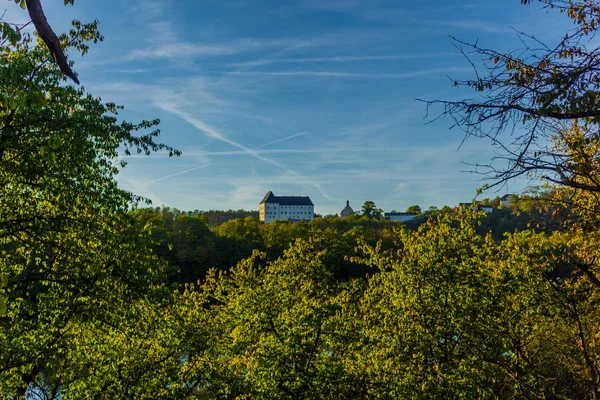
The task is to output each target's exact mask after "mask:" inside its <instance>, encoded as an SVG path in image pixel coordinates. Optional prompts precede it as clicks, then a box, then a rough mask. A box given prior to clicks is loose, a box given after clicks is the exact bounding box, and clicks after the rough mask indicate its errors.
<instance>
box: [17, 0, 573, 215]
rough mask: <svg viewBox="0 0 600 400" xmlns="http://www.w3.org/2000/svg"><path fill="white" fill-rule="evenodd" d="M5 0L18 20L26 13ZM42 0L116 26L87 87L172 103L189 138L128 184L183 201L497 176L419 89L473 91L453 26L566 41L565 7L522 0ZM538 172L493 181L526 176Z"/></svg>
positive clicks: (174, 202)
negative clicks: (558, 12) (433, 114)
mask: <svg viewBox="0 0 600 400" xmlns="http://www.w3.org/2000/svg"><path fill="white" fill-rule="evenodd" d="M10 3H12V2H9V4H8V5H7V6H6V7H7V8H8V11H7V13H6V16H5V20H7V21H11V22H19V21H21V20H24V19H26V18H25V14H24V12H23V11H22V10H20V9H18V8H16V7H15V6H14V5H11V4H10ZM62 3H63V2H62V1H58V0H46V1H45V2H43V4H44V7H45V9H46V13H47V16H48V19H49V21H50V22H51V24H52V25H53V27H54V29H55V30H56V31H64V30H66V29H68V27H69V23H70V20H71V19H80V20H82V21H84V22H85V21H89V20H91V19H94V18H98V19H99V20H100V29H101V32H102V33H103V34H104V36H105V41H104V42H103V43H101V44H98V45H96V46H93V47H92V49H91V51H90V53H89V54H88V55H86V57H84V58H83V59H81V58H80V57H75V58H74V60H75V62H76V65H75V70H76V71H77V72H78V73H79V75H80V80H81V82H82V84H83V86H84V87H85V88H86V89H87V90H88V91H90V92H91V93H93V94H95V95H98V96H100V97H101V98H102V99H103V100H105V101H112V102H116V103H118V104H122V105H124V106H125V107H126V110H125V112H123V113H122V116H123V117H124V118H126V119H129V120H139V119H142V118H146V119H153V118H160V119H161V121H162V123H161V130H162V132H163V134H162V136H161V139H162V141H163V142H165V143H167V144H169V145H172V146H174V147H176V148H178V149H179V150H182V151H183V156H181V157H179V158H177V159H174V158H168V157H166V156H165V155H164V154H155V155H152V156H150V157H146V156H143V157H142V156H133V157H128V158H126V160H127V162H128V166H127V167H126V168H125V169H124V170H123V171H122V172H121V174H120V175H119V182H120V185H121V186H122V187H123V188H125V189H127V190H131V191H133V192H135V193H136V194H139V195H142V196H146V197H148V198H150V199H152V200H153V202H154V205H168V206H172V207H177V208H180V209H184V210H193V209H200V210H207V209H229V208H232V209H238V208H244V209H257V208H258V202H259V201H260V200H261V199H262V197H263V195H264V194H265V192H266V191H268V190H272V191H273V192H274V193H275V194H276V195H308V196H310V197H311V199H312V200H313V202H314V203H315V211H316V212H318V213H322V214H328V213H337V212H339V211H340V210H341V209H342V208H343V206H344V205H345V201H346V199H348V200H350V204H351V205H352V206H353V207H354V208H355V209H360V206H361V205H362V203H363V202H364V201H366V200H373V201H375V203H376V204H377V206H379V207H381V208H383V209H384V210H386V211H389V210H391V209H396V210H399V211H400V210H404V209H406V208H407V207H408V206H410V205H412V204H419V205H421V207H424V208H427V207H429V206H431V205H435V206H443V205H455V204H457V203H458V202H462V201H469V200H470V199H472V198H473V197H474V196H475V190H476V188H477V187H480V186H481V185H482V184H483V183H484V182H482V181H481V177H480V176H478V175H474V174H469V173H467V172H464V171H466V170H468V169H469V167H468V166H466V165H465V164H464V163H474V162H485V161H487V160H489V159H490V157H492V156H493V150H492V149H491V148H490V145H489V143H487V142H485V141H481V140H475V139H472V140H468V141H467V142H466V144H465V145H463V146H462V147H460V148H459V144H460V142H461V140H462V138H463V137H462V134H461V132H460V131H458V130H449V129H448V128H449V126H450V124H451V121H450V120H440V121H437V122H435V123H431V124H425V123H424V120H423V117H424V116H425V108H424V105H423V104H422V103H419V102H417V101H416V100H415V98H426V99H456V98H465V97H472V93H470V92H469V91H468V90H464V89H462V90H458V89H456V88H453V87H452V84H451V81H450V79H449V77H452V78H459V79H460V78H468V77H471V76H473V74H472V70H471V69H470V66H469V64H468V63H467V62H466V61H465V60H464V58H462V56H460V55H459V54H457V53H456V51H455V49H454V48H453V46H452V44H451V42H450V39H449V37H448V35H454V36H456V37H458V38H460V39H464V40H477V39H478V40H479V42H480V43H481V44H482V45H485V46H492V47H495V48H497V49H498V50H508V49H514V48H516V47H518V41H517V38H516V35H515V33H514V31H513V30H512V29H511V27H514V28H516V29H520V30H524V31H527V32H530V33H533V34H535V35H536V37H539V38H542V39H545V40H549V41H553V40H556V38H557V36H558V35H559V34H561V32H564V31H563V30H561V29H557V28H556V27H557V24H561V23H563V24H564V22H562V19H560V18H558V17H557V16H555V15H549V16H548V15H545V14H544V12H540V11H538V9H539V6H527V7H525V6H522V5H520V1H519V0H502V1H497V0H490V1H487V0H476V1H475V0H473V1H457V0H445V1H440V0H431V1H399V0H397V1H390V0H294V1H292V0H289V1H288V0H279V1H275V0H273V1H266V0H265V1H262V0H245V1H244V0H179V1H166V0H137V1H135V0H134V1H131V0H129V1H125V0H106V1H104V0H102V1H89V0H87V1H86V0H76V1H75V6H74V7H71V6H69V7H64V6H63V5H62ZM525 185H526V182H524V181H522V182H513V183H511V184H509V186H508V189H506V188H505V189H502V191H501V192H499V193H495V192H490V193H489V194H488V195H486V196H490V197H494V196H495V195H496V194H500V195H502V194H504V193H505V192H506V191H511V192H513V191H519V190H520V189H522V188H524V187H525Z"/></svg>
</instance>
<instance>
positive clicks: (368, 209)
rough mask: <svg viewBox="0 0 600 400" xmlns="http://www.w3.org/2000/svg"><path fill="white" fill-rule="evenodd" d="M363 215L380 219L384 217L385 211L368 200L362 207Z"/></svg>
mask: <svg viewBox="0 0 600 400" xmlns="http://www.w3.org/2000/svg"><path fill="white" fill-rule="evenodd" d="M362 215H364V216H366V217H368V218H373V219H380V218H381V217H382V216H383V210H382V209H381V208H377V206H376V205H375V203H374V202H372V201H371V200H367V201H365V203H364V204H363V206H362Z"/></svg>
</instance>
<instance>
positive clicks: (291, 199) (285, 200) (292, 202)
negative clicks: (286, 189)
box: [260, 190, 314, 206]
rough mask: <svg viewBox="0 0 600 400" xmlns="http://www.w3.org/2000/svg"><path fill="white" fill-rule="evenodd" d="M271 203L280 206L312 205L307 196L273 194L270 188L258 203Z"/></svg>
mask: <svg viewBox="0 0 600 400" xmlns="http://www.w3.org/2000/svg"><path fill="white" fill-rule="evenodd" d="M263 203H271V204H279V205H282V206H314V204H313V202H312V201H311V200H310V197H308V196H275V195H274V194H273V192H271V191H270V190H269V191H268V192H267V194H265V197H264V198H263V199H262V201H261V202H260V204H263Z"/></svg>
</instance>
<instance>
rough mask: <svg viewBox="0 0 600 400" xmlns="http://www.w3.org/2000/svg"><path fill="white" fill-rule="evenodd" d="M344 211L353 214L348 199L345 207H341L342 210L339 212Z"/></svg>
mask: <svg viewBox="0 0 600 400" xmlns="http://www.w3.org/2000/svg"><path fill="white" fill-rule="evenodd" d="M344 213H350V214H354V210H353V209H352V207H350V201H349V200H346V207H344V208H343V209H342V212H341V213H340V214H344Z"/></svg>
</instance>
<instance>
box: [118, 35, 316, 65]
mask: <svg viewBox="0 0 600 400" xmlns="http://www.w3.org/2000/svg"><path fill="white" fill-rule="evenodd" d="M319 44H321V42H320V41H319V40H318V39H317V40H310V39H298V38H282V39H262V38H247V39H240V40H235V41H230V42H221V43H214V44H213V43H211V44H206V43H204V44H198V43H189V42H185V41H175V40H173V41H170V42H168V43H164V44H159V45H151V46H149V47H147V48H145V49H138V50H134V51H133V52H131V53H130V54H129V55H128V56H127V57H126V59H127V60H135V59H142V58H190V57H200V56H230V55H234V54H240V53H247V52H253V51H262V50H272V49H301V48H306V47H313V46H317V45H319Z"/></svg>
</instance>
